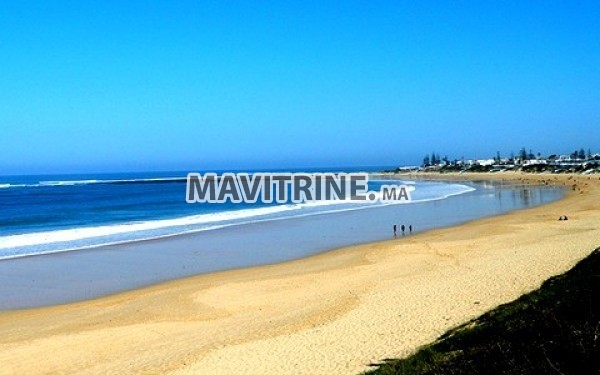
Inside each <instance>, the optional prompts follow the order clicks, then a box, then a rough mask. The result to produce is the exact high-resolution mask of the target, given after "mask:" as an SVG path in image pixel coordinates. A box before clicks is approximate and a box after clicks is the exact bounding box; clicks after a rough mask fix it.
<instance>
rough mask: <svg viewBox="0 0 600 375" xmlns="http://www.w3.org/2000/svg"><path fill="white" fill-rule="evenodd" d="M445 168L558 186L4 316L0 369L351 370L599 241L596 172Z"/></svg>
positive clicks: (483, 306) (515, 290) (489, 304)
mask: <svg viewBox="0 0 600 375" xmlns="http://www.w3.org/2000/svg"><path fill="white" fill-rule="evenodd" d="M433 177H436V178H439V175H437V176H433ZM443 177H444V178H447V179H448V178H452V179H467V178H468V179H478V178H479V179H482V178H483V179H505V180H513V181H519V180H520V181H522V182H524V183H553V184H559V185H565V186H567V187H568V191H569V194H568V196H567V197H566V198H565V199H563V200H561V201H558V202H555V203H552V204H549V205H546V206H542V207H537V208H533V209H529V210H522V211H517V212H512V213H509V214H506V215H502V216H498V217H493V218H487V219H482V220H477V221H475V222H471V223H468V224H464V225H461V226H458V227H452V228H447V229H441V230H435V231H430V232H427V233H422V234H418V235H413V236H410V237H407V238H404V239H401V240H392V241H386V242H380V243H373V244H368V245H361V246H355V247H350V248H345V249H340V250H335V251H331V252H328V253H326V254H321V255H318V256H313V257H310V258H307V259H302V260H298V261H292V262H287V263H284V264H279V265H273V266H262V267H256V268H251V269H243V270H236V271H227V272H221V273H217V274H213V275H206V276H197V277H192V278H187V279H183V280H177V281H173V282H168V283H164V284H161V285H158V286H154V287H150V288H145V289H141V290H136V291H131V292H126V293H121V294H118V295H114V296H109V297H104V298H99V299H96V300H91V301H85V302H81V303H74V304H69V305H64V306H55V307H47V308H40V309H33V310H24V311H13V312H3V313H0V372H1V373H3V374H4V373H8V374H12V373H14V374H24V373H28V374H35V373H152V374H153V373H175V374H180V373H181V374H187V373H201V374H231V373H250V374H251V373H257V374H258V373H261V374H264V373H273V374H285V373H290V374H291V373H294V374H299V373H305V374H320V373H335V374H354V373H357V372H360V371H362V370H365V369H366V368H367V365H368V364H369V363H370V362H376V361H378V360H381V359H383V358H386V357H398V356H403V355H406V354H409V353H410V352H412V351H414V350H415V349H416V348H417V347H418V346H419V345H422V344H425V343H427V342H429V341H431V340H433V339H435V338H436V337H437V336H439V335H440V334H441V333H443V332H444V331H446V330H447V329H448V328H450V327H452V326H455V325H457V324H459V323H461V322H464V321H465V320H467V319H469V318H472V317H475V316H477V315H479V314H481V313H483V312H485V311H487V310H489V309H491V308H493V307H495V306H497V305H498V304H501V303H504V302H508V301H510V300H512V299H514V298H516V297H518V296H519V295H521V294H523V293H525V292H528V291H530V290H532V289H535V288H537V287H538V286H539V285H540V284H541V282H542V281H544V280H545V279H547V278H548V277H550V276H552V275H555V274H558V273H561V272H564V271H566V270H567V269H569V268H570V267H571V266H573V265H574V264H575V263H576V262H577V261H578V260H580V259H582V258H583V257H585V256H586V255H588V254H589V253H591V252H592V251H593V249H594V248H596V247H598V246H599V245H600V199H599V198H600V180H599V177H598V176H585V177H583V176H577V177H574V176H567V175H560V176H554V175H522V174H518V173H503V174H485V175H452V176H448V175H444V176H443ZM560 215H568V216H569V219H570V220H568V221H558V220H557V219H558V217H559V216H560Z"/></svg>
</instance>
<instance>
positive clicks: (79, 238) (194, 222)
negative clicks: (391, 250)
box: [0, 171, 473, 259]
mask: <svg viewBox="0 0 600 375" xmlns="http://www.w3.org/2000/svg"><path fill="white" fill-rule="evenodd" d="M308 172H312V171H308ZM388 183H390V181H388V180H373V179H372V180H371V181H370V183H369V190H379V187H380V186H381V185H382V184H388ZM416 187H417V188H416V191H415V193H414V195H413V197H412V198H413V200H414V202H415V203H416V202H425V201H430V200H437V199H444V198H447V197H449V196H452V195H457V194H463V193H467V192H469V191H472V190H473V188H472V187H469V186H465V185H460V184H441V183H427V182H418V183H416ZM185 189H186V173H185V172H161V173H128V174H102V175H62V176H58V175H53V176H17V177H0V259H6V258H14V257H20V256H29V255H39V254H48V253H56V252H61V251H73V250H81V249H86V248H91V247H98V246H103V245H108V244H117V243H127V242H132V241H139V240H147V239H153V238H160V237H166V236H173V235H177V234H183V233H193V232H199V231H208V230H215V229H219V228H223V227H226V226H231V225H244V224H249V223H254V222H258V221H265V220H276V219H277V220H284V219H290V218H294V217H298V216H310V215H319V214H324V213H333V212H341V211H349V210H359V209H366V208H374V207H377V206H382V205H385V203H376V204H372V203H364V202H360V203H344V202H335V201H327V202H319V204H314V202H313V204H310V203H306V204H301V203H300V204H276V203H270V204H266V203H261V202H257V203H253V204H249V203H237V204H236V203H231V202H227V203H224V204H209V203H205V204H188V203H186V201H185V196H186V195H185V194H186V190H185Z"/></svg>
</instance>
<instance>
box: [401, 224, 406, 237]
mask: <svg viewBox="0 0 600 375" xmlns="http://www.w3.org/2000/svg"><path fill="white" fill-rule="evenodd" d="M400 229H401V230H402V235H403V236H404V230H405V229H406V227H405V226H404V224H402V226H401V227H400Z"/></svg>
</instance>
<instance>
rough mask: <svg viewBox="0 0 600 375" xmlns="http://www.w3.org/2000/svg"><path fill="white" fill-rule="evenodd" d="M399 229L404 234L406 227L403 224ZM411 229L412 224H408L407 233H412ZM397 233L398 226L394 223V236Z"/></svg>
mask: <svg viewBox="0 0 600 375" xmlns="http://www.w3.org/2000/svg"><path fill="white" fill-rule="evenodd" d="M400 230H401V231H402V235H403V236H404V234H405V232H406V227H405V226H404V224H402V225H400ZM412 231H413V226H412V224H411V225H409V226H408V233H410V234H412ZM397 235H398V226H397V225H396V224H394V237H396V236H397Z"/></svg>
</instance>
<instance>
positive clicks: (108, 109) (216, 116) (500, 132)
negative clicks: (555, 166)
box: [0, 0, 600, 174]
mask: <svg viewBox="0 0 600 375" xmlns="http://www.w3.org/2000/svg"><path fill="white" fill-rule="evenodd" d="M417 3H418V4H417ZM0 25H1V28H0V51H1V52H0V53H1V58H0V129H1V131H2V133H1V136H0V149H1V150H2V155H1V156H0V173H1V174H27V173H64V172H99V171H104V172H109V171H137V170H142V171H143V170H204V169H220V168H233V169H243V168H252V169H256V168H276V167H302V166H307V167H309V166H310V167H319V166H365V165H398V164H416V163H420V162H421V161H422V158H423V156H424V154H425V153H428V152H431V151H434V150H435V151H437V152H438V153H440V154H442V155H444V154H447V155H448V156H450V157H457V158H460V157H463V156H464V157H467V158H469V157H479V158H481V157H488V156H493V155H494V154H495V152H496V151H500V152H501V154H505V155H507V154H508V153H510V152H511V151H514V152H517V151H518V150H519V149H520V148H521V147H522V146H526V147H527V148H532V149H533V150H534V151H535V152H538V151H540V152H542V153H543V154H545V153H549V152H563V153H567V152H571V151H572V150H573V149H574V148H580V147H584V148H585V149H586V150H587V148H591V149H592V151H594V152H600V130H599V129H600V2H597V1H590V2H586V1H576V2H573V1H564V2H552V1H526V2H524V1H514V2H509V1H501V2H500V1H499V2H495V1H489V2H488V1H485V2H484V1H472V2H467V1H451V2H450V1H448V2H434V1H431V2H412V1H411V2H408V1H406V2H402V1H389V2H385V1H339V2H325V1H316V2H310V1H301V2H263V1H261V2H244V3H241V2H239V3H236V2H226V1H215V2H212V1H178V2H173V1H162V2H152V1H139V2H136V1H127V2H123V1H40V0H37V1H23V0H20V1H12V0H4V1H2V2H0Z"/></svg>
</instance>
